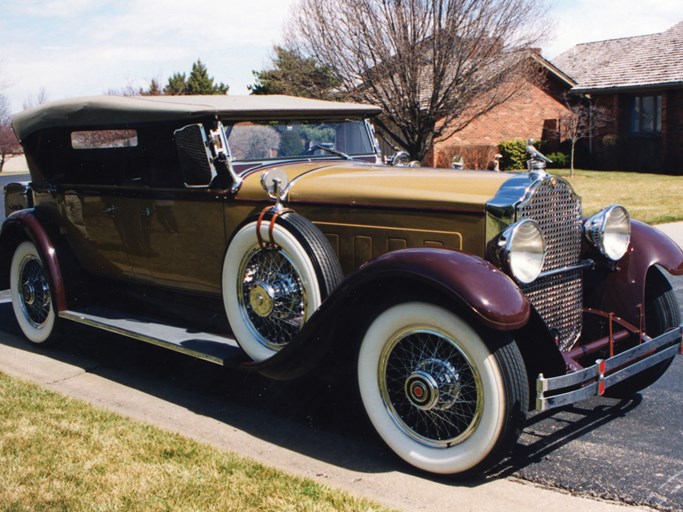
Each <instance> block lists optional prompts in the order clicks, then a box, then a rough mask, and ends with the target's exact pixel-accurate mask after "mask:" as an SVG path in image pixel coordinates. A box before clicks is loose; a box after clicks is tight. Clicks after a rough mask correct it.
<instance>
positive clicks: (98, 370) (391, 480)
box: [0, 292, 652, 512]
mask: <svg viewBox="0 0 683 512" xmlns="http://www.w3.org/2000/svg"><path fill="white" fill-rule="evenodd" d="M3 295H4V300H3ZM0 301H3V302H6V301H7V294H6V293H5V292H0ZM56 357H58V358H59V359H61V360H58V359H57V358H56ZM0 371H2V372H3V373H6V374H8V375H11V376H14V377H18V378H22V379H25V380H28V381H31V382H34V383H37V384H39V385H41V386H43V387H46V388H48V389H51V390H53V391H56V392H59V393H62V394H65V395H67V396H70V397H73V398H76V399H80V400H84V401H86V402H89V403H91V404H93V405H95V406H98V407H102V408H105V409H108V410H111V411H114V412H116V413H118V414H121V415H124V416H127V417H130V418H133V419H136V420H141V421H144V422H147V423H151V424H154V425H156V426H159V427H161V428H163V429H166V430H168V431H172V432H177V433H180V434H182V435H184V436H187V437H189V438H192V439H196V440H198V441H201V442H203V443H208V444H210V445H212V446H214V447H216V448H218V449H221V450H229V451H232V452H236V453H239V454H242V455H244V456H246V457H250V458H252V459H255V460H257V461H259V462H261V463H263V464H265V465H268V466H272V467H276V468H278V469H281V470H283V471H285V472H287V473H290V474H294V475H299V476H303V477H307V478H311V479H313V480H316V481H318V482H321V483H323V484H325V485H329V486H331V487H335V488H339V489H343V490H345V491H347V492H349V493H351V494H352V495H356V496H363V497H367V498H370V499H372V500H375V501H377V502H379V503H382V504H384V505H386V506H389V507H394V508H396V509H399V510H406V511H420V510H424V511H433V510H441V511H448V510H453V511H457V512H467V511H477V512H500V511H501V510H509V511H524V512H547V511H548V510H552V511H553V512H565V511H566V512H575V511H576V510H581V511H582V512H592V511H595V512H618V511H633V510H643V511H649V510H652V509H650V508H647V507H634V506H627V505H624V504H619V503H610V502H604V501H596V500H593V499H589V498H584V497H578V496H573V495H570V494H568V493H565V492H561V491H558V490H555V489H546V488H541V487H537V486H535V485H532V484H529V483H526V482H523V481H517V480H514V479H499V480H495V479H494V480H489V481H485V482H483V483H463V484H459V483H458V482H456V481H449V480H448V479H439V478H430V477H429V476H424V475H421V474H410V473H409V471H410V469H409V468H407V467H406V468H404V469H405V471H403V470H401V469H399V470H393V469H387V467H390V466H391V464H390V465H389V466H387V465H383V464H375V463H374V462H373V460H374V458H375V456H376V454H375V453H374V452H376V450H377V448H376V446H370V445H368V446H366V445H364V444H363V442H362V441H357V440H355V439H346V438H343V437H341V436H339V435H336V434H331V433H326V432H320V431H312V432H311V431H310V430H308V431H306V432H305V433H303V437H304V439H301V438H302V432H301V426H300V425H298V424H294V423H292V422H289V421H288V420H282V419H280V418H277V419H276V420H275V421H276V422H277V423H274V421H273V418H272V417H270V416H267V415H264V414H261V413H260V412H259V411H254V410H251V409H244V408H241V407H239V406H238V407H234V406H233V405H232V404H230V407H226V404H225V403H222V402H220V401H218V400H216V399H215V398H207V397H205V396H201V395H199V394H197V396H188V393H189V394H192V391H188V390H187V389H183V388H182V387H181V388H179V389H175V390H173V389H172V390H169V389H168V382H164V383H158V382H155V381H154V379H153V378H151V377H147V376H144V375H143V376H140V375H136V376H132V377H131V376H130V375H128V374H125V370H116V369H111V368H104V367H101V366H99V365H98V363H96V362H94V361H89V360H85V359H78V358H77V357H75V356H73V355H69V354H64V353H59V351H58V350H51V351H47V350H45V351H39V350H37V349H35V348H34V347H32V346H30V345H29V344H28V343H27V342H26V341H24V340H22V339H19V338H18V337H14V336H11V335H6V336H4V339H3V340H2V341H1V342H0ZM131 380H134V381H135V383H134V384H136V385H131ZM142 381H144V382H142ZM122 382H125V383H126V384H122ZM160 386H164V389H163V392H156V391H155V392H153V393H150V392H148V391H149V390H150V389H154V388H155V387H156V388H159V387H160ZM175 393H177V394H179V395H180V396H182V397H183V398H182V399H176V400H173V401H169V400H165V399H163V398H160V396H169V395H170V394H175ZM183 403H185V404H187V403H191V404H192V407H191V409H190V408H189V407H187V406H184V405H183ZM198 411H199V412H198ZM200 411H214V412H213V413H212V415H211V416H208V415H204V414H201V412H200ZM215 411H221V413H220V414H218V415H217V414H215ZM217 418H219V419H217ZM245 418H247V419H245ZM273 425H276V426H273ZM264 429H269V431H273V430H277V436H276V438H275V439H274V440H273V438H272V437H271V439H270V440H269V439H268V437H269V436H267V435H265V436H264V435H259V433H263V432H264ZM359 444H360V446H359ZM297 445H299V447H300V448H301V449H297V450H294V449H292V447H293V446H297ZM309 447H310V449H308V448H309ZM368 450H369V451H368ZM332 451H334V454H333V453H332ZM311 454H314V455H313V456H311ZM315 454H318V455H317V456H315ZM320 454H323V456H321V455H320ZM325 454H328V455H329V456H325ZM380 457H384V458H385V459H386V458H387V457H388V456H386V454H384V455H381V454H380ZM335 461H337V462H341V464H339V463H337V464H335V463H334V462H335ZM347 461H352V462H351V463H346V462H347ZM359 466H360V467H361V468H362V467H364V466H367V468H368V469H367V470H362V469H351V468H354V467H355V468H357V467H359ZM398 466H400V464H398Z"/></svg>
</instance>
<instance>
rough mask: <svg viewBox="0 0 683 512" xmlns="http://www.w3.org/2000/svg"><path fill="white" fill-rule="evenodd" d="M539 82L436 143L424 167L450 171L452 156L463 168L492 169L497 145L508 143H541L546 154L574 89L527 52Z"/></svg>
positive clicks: (530, 83) (553, 143) (554, 68)
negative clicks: (463, 165)
mask: <svg viewBox="0 0 683 512" xmlns="http://www.w3.org/2000/svg"><path fill="white" fill-rule="evenodd" d="M530 58H531V59H533V62H534V64H536V65H537V66H538V68H539V70H540V73H541V80H538V79H536V77H534V80H532V81H527V82H526V83H525V84H524V86H523V87H522V88H521V90H520V91H519V92H518V93H517V95H516V96H514V97H513V98H511V99H510V100H508V101H506V102H505V103H503V104H501V105H498V106H497V107H495V108H494V109H492V110H490V111H489V112H487V113H486V114H483V115H481V116H479V117H477V118H476V119H474V120H473V121H472V122H471V123H470V124H468V125H467V126H466V127H465V128H464V129H463V130H460V131H458V132H456V133H455V134H453V135H451V136H450V137H448V138H445V139H444V138H442V139H441V140H438V141H437V142H435V144H434V147H433V148H432V150H431V151H430V152H429V153H428V154H427V155H426V157H425V159H424V160H423V164H425V165H430V166H437V167H450V164H451V161H452V159H453V156H454V155H460V156H462V157H463V160H464V164H465V167H466V168H476V169H486V168H489V167H490V166H491V165H492V160H493V156H494V155H495V154H496V153H497V152H498V144H499V143H500V142H502V141H506V140H511V139H522V140H526V139H529V138H532V139H535V140H544V141H547V142H548V143H549V145H548V146H546V148H544V150H545V151H553V150H556V149H557V146H558V145H559V137H558V135H557V123H558V120H559V119H560V118H561V117H562V115H563V114H565V113H566V112H567V111H568V109H567V107H566V106H565V103H564V97H565V95H566V94H567V92H568V91H569V90H571V89H572V87H574V86H575V85H576V82H574V81H573V80H572V79H571V78H570V77H569V76H567V75H566V74H565V73H563V72H562V71H561V70H560V69H559V68H558V67H557V66H555V65H554V64H553V63H551V62H549V61H548V60H546V59H544V58H543V57H542V56H541V55H540V54H539V53H537V52H530Z"/></svg>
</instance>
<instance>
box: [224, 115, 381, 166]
mask: <svg viewBox="0 0 683 512" xmlns="http://www.w3.org/2000/svg"><path fill="white" fill-rule="evenodd" d="M245 122H249V123H252V125H254V126H268V125H269V124H275V125H276V126H278V127H282V126H288V125H294V126H299V125H304V126H306V125H308V126H313V127H315V126H317V125H324V124H337V125H341V124H344V123H358V125H359V126H360V127H361V128H360V130H361V132H360V133H361V137H362V138H363V141H362V144H363V145H365V146H367V151H363V152H359V153H349V152H348V151H346V150H341V149H339V148H337V147H335V146H334V145H331V146H330V149H329V150H327V149H326V148H325V147H322V148H320V146H319V145H315V144H313V145H311V146H318V149H317V150H316V151H317V152H315V151H313V152H311V154H293V155H283V156H271V157H262V158H251V159H250V158H238V156H237V155H236V154H235V151H234V147H233V146H234V144H233V145H231V144H230V138H231V136H232V135H233V132H232V130H233V128H234V127H235V126H236V125H239V124H240V123H245ZM222 124H223V126H224V129H225V137H226V140H227V150H228V154H229V156H230V159H231V161H232V163H233V165H235V166H237V167H239V168H240V170H239V172H240V173H241V172H243V171H244V170H248V169H253V168H254V167H260V166H264V165H269V164H276V163H286V162H299V161H314V160H330V159H332V160H361V161H369V160H370V161H373V162H377V161H381V152H380V149H379V144H378V142H377V140H376V138H375V135H374V129H373V127H372V125H371V124H370V121H369V119H368V118H367V117H354V116H345V117H324V118H320V119H318V118H315V119H305V118H302V119H291V118H288V119H271V120H264V121H262V120H248V121H247V120H225V121H223V123H222ZM307 142H310V141H307ZM325 144H328V143H325ZM305 150H306V151H309V150H311V147H309V148H305Z"/></svg>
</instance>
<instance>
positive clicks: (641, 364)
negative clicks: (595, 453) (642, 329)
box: [536, 324, 683, 411]
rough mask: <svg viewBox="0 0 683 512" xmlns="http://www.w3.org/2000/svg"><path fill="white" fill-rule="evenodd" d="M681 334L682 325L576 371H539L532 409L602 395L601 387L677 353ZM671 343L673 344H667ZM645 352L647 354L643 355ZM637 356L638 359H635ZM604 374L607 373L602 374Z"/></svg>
mask: <svg viewBox="0 0 683 512" xmlns="http://www.w3.org/2000/svg"><path fill="white" fill-rule="evenodd" d="M682 335H683V324H681V325H679V326H678V327H677V328H674V329H672V330H670V331H668V332H665V333H664V334H662V335H660V336H657V337H656V338H653V339H652V340H650V341H646V342H644V343H641V344H640V345H638V346H636V347H633V348H631V349H629V350H626V351H625V352H622V353H621V354H618V355H616V356H614V357H611V358H609V359H605V360H598V361H596V363H595V364H594V365H593V366H589V367H588V368H585V369H583V370H580V371H578V372H574V373H569V374H567V375H561V376H559V377H550V378H547V379H546V378H545V377H543V374H540V375H539V376H538V378H537V380H536V410H537V411H547V410H549V409H554V408H556V407H562V406H564V405H569V404H573V403H575V402H579V401H581V400H586V399H588V398H590V397H593V396H599V395H602V394H603V393H604V391H605V389H607V388H609V387H611V386H614V385H615V384H618V383H619V382H621V381H623V380H624V379H627V378H629V377H632V376H634V375H636V374H638V373H640V372H642V371H643V370H646V369H648V368H650V367H652V366H654V365H655V364H657V363H659V362H661V361H664V360H665V359H667V358H669V357H673V356H675V355H676V354H678V353H681V349H682V348H683V340H682V339H681V336H682ZM671 343H674V344H673V345H671ZM648 353H650V355H646V354H648ZM641 357H642V359H639V358H641ZM638 359H639V360H638ZM629 363H631V364H629ZM619 368H621V369H619ZM609 372H612V373H609ZM607 373H609V375H606V374H607ZM592 381H593V382H592ZM582 384H585V385H584V386H583V387H581V388H580V389H576V390H573V391H567V392H566V393H559V394H555V395H552V396H546V393H547V392H548V391H556V390H561V389H565V388H571V387H574V386H579V385H582Z"/></svg>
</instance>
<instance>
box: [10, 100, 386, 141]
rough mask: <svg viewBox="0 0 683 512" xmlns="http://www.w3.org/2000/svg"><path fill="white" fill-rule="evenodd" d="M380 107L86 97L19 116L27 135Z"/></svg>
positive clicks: (359, 112) (354, 112) (368, 111)
mask: <svg viewBox="0 0 683 512" xmlns="http://www.w3.org/2000/svg"><path fill="white" fill-rule="evenodd" d="M379 112H380V109H379V107H374V106H371V105H361V104H358V103H339V102H334V101H323V100H312V99H308V98H297V97H293V96H258V95H256V96H231V95H216V96H88V97H82V98H71V99H67V100H59V101H53V102H50V103H46V104H44V105H40V106H38V107H36V108H33V109H30V110H26V111H24V112H20V113H19V114H17V115H15V116H14V118H13V120H12V123H13V125H14V130H15V131H16V133H17V136H18V137H19V140H23V139H25V138H26V137H28V136H29V135H31V134H32V133H34V132H37V131H39V130H43V129H46V128H57V127H62V126H64V127H95V126H98V127H108V126H116V127H121V126H124V125H126V124H129V123H140V122H157V121H173V120H180V121H183V120H185V121H188V122H191V121H193V120H197V119H202V118H206V117H213V116H217V117H219V118H221V119H226V120H247V119H255V120H256V119H311V118H326V117H337V116H372V115H376V114H378V113H379Z"/></svg>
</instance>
